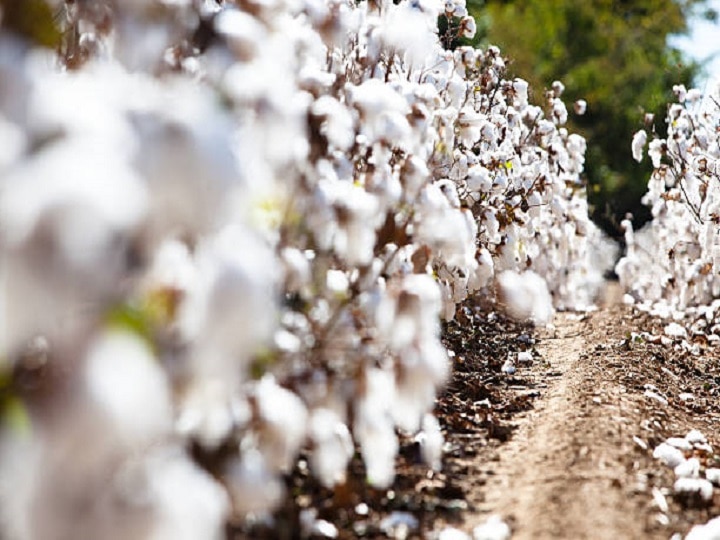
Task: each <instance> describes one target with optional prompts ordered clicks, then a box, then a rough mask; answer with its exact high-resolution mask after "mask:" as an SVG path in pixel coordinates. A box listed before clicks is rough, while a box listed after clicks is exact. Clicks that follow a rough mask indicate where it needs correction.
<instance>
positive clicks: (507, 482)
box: [229, 284, 720, 539]
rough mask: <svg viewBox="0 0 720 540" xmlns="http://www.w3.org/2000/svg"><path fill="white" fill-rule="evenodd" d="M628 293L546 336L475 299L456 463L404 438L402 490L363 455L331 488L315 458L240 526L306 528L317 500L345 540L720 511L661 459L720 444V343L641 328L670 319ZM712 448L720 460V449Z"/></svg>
mask: <svg viewBox="0 0 720 540" xmlns="http://www.w3.org/2000/svg"><path fill="white" fill-rule="evenodd" d="M620 296H621V294H620V291H619V288H618V287H617V284H610V285H609V286H608V288H607V290H606V293H605V298H604V300H603V302H602V305H601V307H600V309H598V310H597V311H594V312H590V313H559V314H558V315H557V316H556V318H555V320H554V321H553V325H551V326H550V327H549V328H548V329H543V330H535V329H533V328H532V327H531V326H529V325H526V324H518V323H516V322H513V321H511V320H509V319H507V318H506V317H504V316H503V315H502V314H501V313H497V312H494V311H490V310H489V309H487V308H486V306H482V305H477V304H466V305H465V306H464V307H463V308H462V309H461V310H460V311H459V313H458V316H457V317H456V319H455V320H454V321H453V322H451V323H448V324H446V325H445V326H444V329H443V340H444V342H445V344H446V346H447V347H448V349H449V350H450V351H452V353H451V354H453V355H454V356H453V362H454V370H453V376H452V379H451V381H450V382H449V383H448V386H447V388H446V390H445V391H444V393H443V394H442V395H441V396H440V397H439V398H438V401H437V406H436V414H437V416H438V418H439V419H440V422H441V425H442V426H443V432H444V435H445V438H446V454H445V458H444V462H443V467H442V470H441V471H439V472H433V471H429V470H428V468H427V466H425V465H424V464H422V463H421V461H420V458H419V456H420V451H419V444H418V442H416V441H415V440H414V439H413V438H412V437H404V438H403V439H402V442H403V444H402V450H401V454H400V456H399V458H398V463H397V471H398V474H397V478H396V481H395V483H394V485H393V486H392V488H391V489H389V490H373V489H371V488H369V487H368V486H367V485H366V484H365V483H364V482H363V480H362V479H363V478H364V470H363V467H362V463H361V462H360V460H359V459H356V460H354V461H353V463H352V474H351V475H349V480H348V483H347V484H346V485H344V486H340V487H338V488H336V489H335V490H334V491H329V490H326V489H323V488H321V487H319V486H318V485H317V484H316V483H315V482H314V481H313V480H312V477H311V476H310V475H309V474H308V473H307V470H306V467H304V466H303V460H302V459H301V460H300V463H299V465H298V467H297V468H296V470H295V471H294V473H293V474H292V475H291V476H289V477H288V479H287V483H288V491H289V493H292V494H294V495H293V496H292V497H290V498H289V499H288V503H287V505H286V506H285V507H284V508H282V509H281V510H280V511H279V512H278V513H277V514H276V515H275V516H274V521H272V522H271V526H267V524H265V525H261V526H253V527H250V528H249V529H248V528H247V527H245V526H243V527H240V528H233V529H232V530H233V534H229V536H230V537H257V538H296V537H300V533H299V531H300V522H301V517H300V516H301V515H302V514H303V512H305V515H307V510H308V509H313V510H312V515H315V516H317V518H318V519H324V520H327V521H328V522H330V523H332V524H333V525H335V527H337V533H338V534H337V536H338V537H339V538H359V537H364V538H383V537H385V538H387V537H391V538H401V539H402V538H434V537H436V536H437V534H438V531H441V530H442V529H443V528H445V527H447V526H453V527H455V528H458V529H460V530H463V531H465V532H468V533H470V532H471V531H472V530H473V528H474V527H475V526H477V525H478V524H481V523H483V522H484V521H486V520H487V519H488V517H489V516H490V515H499V516H500V517H501V518H502V519H503V520H505V522H506V523H507V524H508V525H510V527H511V530H512V537H513V538H515V539H530V538H532V539H543V538H553V539H561V538H567V539H582V538H592V539H603V538H612V539H625V538H628V539H631V538H663V539H667V538H670V537H671V536H672V535H673V534H674V533H680V534H682V535H684V534H685V533H687V531H688V530H689V529H690V528H691V526H692V525H693V524H698V523H705V522H706V521H708V520H709V519H710V518H711V517H714V516H716V515H718V514H720V490H718V489H717V488H716V489H715V496H714V499H713V500H712V501H710V502H709V503H703V504H698V501H697V500H689V499H681V498H676V497H674V496H673V489H672V487H673V483H674V481H675V476H674V472H673V471H672V470H671V469H669V468H667V467H665V466H664V465H663V464H662V463H661V462H659V461H658V460H656V459H655V458H653V456H652V453H653V449H654V448H655V447H656V446H657V445H658V444H660V443H661V442H663V441H665V440H666V439H667V438H668V437H677V436H679V437H682V436H684V435H685V434H686V433H687V432H688V431H689V430H690V429H693V428H694V429H698V430H700V431H701V432H702V433H703V434H704V435H705V436H706V437H707V438H708V441H709V443H710V444H712V446H713V447H714V448H720V432H719V431H718V430H717V428H716V427H715V426H718V425H720V424H718V420H720V351H718V350H717V349H713V348H703V349H701V354H699V355H696V356H693V355H690V354H688V353H687V352H684V351H683V350H682V348H681V347H679V346H673V345H671V346H663V345H661V344H659V343H658V344H653V343H650V342H649V341H646V340H642V339H639V338H637V337H634V336H633V335H632V332H639V331H647V332H651V333H655V334H662V329H663V327H664V325H665V324H666V323H664V322H663V321H658V320H654V319H652V318H651V317H650V316H648V315H646V314H643V313H640V312H636V311H634V310H633V309H631V308H629V307H627V306H624V305H622V304H621V303H619V298H620ZM521 351H527V352H530V354H531V358H532V360H531V361H529V362H517V363H516V368H517V371H516V372H515V373H513V374H512V375H506V374H505V373H504V372H503V371H502V366H503V364H504V363H505V361H506V359H507V358H508V356H509V355H510V356H512V357H516V355H517V353H518V352H521ZM681 394H683V397H684V399H681V397H680V395H681ZM689 394H692V398H691V399H688V395H689ZM658 396H660V397H658ZM663 399H664V401H663ZM699 457H700V458H701V460H702V463H703V465H704V466H708V467H718V466H720V452H719V453H718V454H717V455H715V454H705V455H699ZM658 499H664V500H665V502H666V503H667V508H663V504H662V501H661V502H660V503H658ZM306 536H307V535H306ZM309 536H310V537H312V538H321V537H322V536H321V535H313V534H310V535H309Z"/></svg>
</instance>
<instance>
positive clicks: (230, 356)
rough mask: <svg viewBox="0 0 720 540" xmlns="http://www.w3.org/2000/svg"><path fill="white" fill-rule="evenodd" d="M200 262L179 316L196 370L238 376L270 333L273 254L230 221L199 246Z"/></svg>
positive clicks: (274, 266)
mask: <svg viewBox="0 0 720 540" xmlns="http://www.w3.org/2000/svg"><path fill="white" fill-rule="evenodd" d="M196 265H197V270H198V277H197V280H196V281H195V283H194V286H193V287H192V288H190V290H188V294H187V298H186V300H185V301H184V302H183V303H182V305H181V308H180V313H179V321H178V322H179V325H180V328H181V330H182V331H183V333H184V335H185V336H186V337H187V338H189V339H192V340H193V343H194V347H193V348H194V350H195V352H194V355H193V360H194V364H193V370H194V371H195V372H196V373H198V374H204V375H207V376H212V377H216V376H217V377H220V378H225V377H228V376H230V377H232V380H235V377H237V367H238V366H241V367H242V366H245V365H246V363H247V362H249V360H250V358H251V355H252V354H253V353H255V351H256V350H257V348H258V347H259V346H260V345H261V344H263V343H266V342H267V341H268V340H270V338H271V337H272V331H273V329H274V325H275V322H276V321H275V316H274V314H275V307H274V306H275V304H274V300H275V284H276V279H277V276H276V270H275V268H276V264H275V259H274V255H273V253H272V252H271V251H270V249H269V248H268V246H266V245H265V244H264V243H262V242H260V241H259V240H258V239H257V238H256V237H255V235H253V234H252V233H251V232H250V231H248V230H247V229H245V228H243V227H240V226H229V227H226V228H224V229H223V230H222V231H220V232H219V233H218V234H217V235H216V236H214V237H211V238H208V239H206V240H205V241H204V242H202V243H201V244H200V245H198V247H197V250H196ZM230 374H232V375H230Z"/></svg>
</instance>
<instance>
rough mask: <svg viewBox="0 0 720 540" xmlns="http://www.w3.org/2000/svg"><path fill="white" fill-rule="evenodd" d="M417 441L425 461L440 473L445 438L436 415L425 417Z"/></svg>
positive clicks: (416, 437)
mask: <svg viewBox="0 0 720 540" xmlns="http://www.w3.org/2000/svg"><path fill="white" fill-rule="evenodd" d="M415 440H416V441H417V442H418V443H419V444H420V453H421V454H422V458H423V461H424V462H425V463H427V464H428V465H429V466H430V467H431V468H432V469H433V470H434V471H440V469H442V453H443V444H445V438H444V437H443V434H442V431H441V430H440V422H438V419H437V418H435V416H434V415H432V414H430V413H427V414H425V415H423V419H422V431H421V432H420V433H418V434H417V435H416V436H415Z"/></svg>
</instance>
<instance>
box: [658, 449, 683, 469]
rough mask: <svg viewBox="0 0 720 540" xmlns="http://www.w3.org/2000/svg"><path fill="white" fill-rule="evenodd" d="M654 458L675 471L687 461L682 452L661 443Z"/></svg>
mask: <svg viewBox="0 0 720 540" xmlns="http://www.w3.org/2000/svg"><path fill="white" fill-rule="evenodd" d="M653 457H654V458H655V459H659V460H660V461H662V462H663V463H665V465H667V466H668V467H672V468H673V469H674V468H675V467H677V466H678V465H680V464H681V463H683V462H684V461H685V455H684V454H683V453H682V451H681V450H678V449H677V448H675V447H673V446H670V445H669V444H667V443H660V444H659V445H658V446H657V447H655V450H653Z"/></svg>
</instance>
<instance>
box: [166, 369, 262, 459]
mask: <svg viewBox="0 0 720 540" xmlns="http://www.w3.org/2000/svg"><path fill="white" fill-rule="evenodd" d="M235 386H236V385H235V384H234V383H233V382H232V381H228V380H226V379H222V378H219V377H195V378H193V379H192V381H191V383H190V384H189V385H188V386H187V387H186V388H185V389H184V391H183V393H182V395H181V397H180V403H179V414H178V417H177V420H176V422H175V430H176V431H177V432H178V433H179V434H181V435H182V436H184V437H188V438H191V439H193V440H196V441H198V442H199V443H200V444H201V445H202V446H203V447H204V448H207V449H209V450H214V449H216V448H218V447H219V446H220V445H221V444H222V443H223V442H224V441H225V440H227V438H228V437H229V436H230V434H231V432H232V430H233V428H234V427H235V426H238V425H244V424H245V423H247V422H248V421H249V419H250V410H249V407H248V406H247V404H245V403H244V402H243V401H242V400H240V399H239V398H238V397H237V396H235V395H234V389H235Z"/></svg>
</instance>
